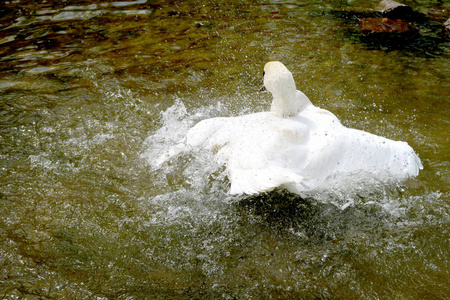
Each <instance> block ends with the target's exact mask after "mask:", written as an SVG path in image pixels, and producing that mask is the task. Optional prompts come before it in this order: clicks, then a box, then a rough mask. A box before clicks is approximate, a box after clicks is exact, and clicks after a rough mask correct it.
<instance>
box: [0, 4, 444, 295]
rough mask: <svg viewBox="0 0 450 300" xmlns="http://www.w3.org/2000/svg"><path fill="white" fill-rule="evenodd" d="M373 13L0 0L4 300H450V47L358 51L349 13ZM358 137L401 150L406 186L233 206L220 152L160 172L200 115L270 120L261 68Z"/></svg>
mask: <svg viewBox="0 0 450 300" xmlns="http://www.w3.org/2000/svg"><path fill="white" fill-rule="evenodd" d="M375 3H376V2H375V1H373V2H371V1H369V2H368V1H333V0H331V1H309V2H306V1H305V2H303V1H295V0H294V1H289V2H281V1H272V2H270V3H267V2H264V1H151V0H149V1H147V0H136V1H109V0H102V1H92V0H91V1H31V0H11V1H9V0H8V1H3V3H2V4H0V11H1V14H0V15H1V18H0V66H1V67H0V105H1V110H0V155H1V160H0V241H1V243H0V270H1V271H0V296H1V298H4V299H17V298H20V299H47V298H49V299H50V298H74V299H109V298H112V299H192V298H194V299H249V298H250V299H269V298H275V299H276V298H286V299H303V298H306V299H309V298H320V299H379V298H382V299H444V298H448V297H449V296H450V285H449V284H448V283H449V278H450V274H449V270H450V265H449V263H450V255H449V249H450V233H449V228H450V226H449V225H450V189H449V186H450V174H449V169H450V141H449V138H450V136H449V131H450V130H449V129H450V126H449V115H450V113H449V104H450V80H449V78H450V76H449V75H450V72H449V70H450V60H449V57H450V56H449V54H450V43H449V38H448V34H446V33H445V32H444V31H443V30H442V27H441V25H442V24H443V23H444V22H445V20H446V19H448V17H449V15H450V14H449V11H450V6H449V3H444V1H419V0H418V1H407V2H405V3H407V4H409V5H411V6H412V7H413V8H414V9H416V10H418V11H421V12H423V13H426V14H427V15H429V16H430V19H429V20H428V21H427V22H425V23H420V24H416V26H417V27H418V28H419V34H420V36H419V37H418V39H417V41H416V42H414V41H413V42H411V43H409V44H408V45H405V46H402V47H398V46H396V47H390V46H389V45H385V44H383V45H373V44H370V45H369V44H364V43H361V41H360V40H359V38H358V34H357V33H355V32H356V31H357V30H355V27H354V26H356V25H355V20H354V19H343V18H341V17H340V14H336V11H337V10H343V9H347V10H351V9H353V8H355V7H358V9H360V8H361V7H363V8H364V7H365V8H368V7H371V6H372V5H374V4H375ZM269 60H280V61H282V62H283V63H284V64H285V65H286V66H287V67H288V68H289V69H290V70H291V71H292V73H293V75H294V78H295V80H296V82H297V88H298V89H300V90H302V91H303V92H304V93H305V94H306V95H308V97H309V98H310V99H311V100H312V102H313V103H314V104H316V105H317V106H320V107H322V108H325V109H328V110H330V111H332V112H333V113H335V114H336V115H337V116H338V117H339V119H340V120H341V121H342V123H343V124H344V125H346V126H349V127H353V128H358V129H362V130H366V131H369V132H372V133H375V134H378V135H382V136H385V137H388V138H391V139H395V140H403V141H406V142H408V143H409V144H410V145H411V146H412V147H413V148H414V149H415V150H416V152H417V153H418V154H419V156H420V158H421V159H422V162H423V164H424V170H423V171H422V172H421V173H420V175H419V176H418V177H417V178H415V179H411V180H408V181H407V182H405V183H403V184H401V185H395V186H392V185H384V184H381V183H374V184H372V185H371V186H370V188H369V187H367V186H356V187H353V188H352V190H351V191H346V190H344V189H340V188H339V187H336V190H335V191H334V192H333V193H329V194H321V193H317V194H316V195H313V196H312V197H311V198H308V199H301V198H299V197H297V196H294V195H291V194H288V193H287V192H285V191H275V192H273V193H269V194H266V195H262V196H259V197H245V196H240V197H231V196H229V195H228V194H227V191H228V188H229V182H228V181H227V178H226V174H225V172H224V169H223V168H221V167H220V166H217V165H216V164H215V163H214V161H213V160H212V157H211V155H210V154H209V153H206V152H205V153H203V152H198V153H197V154H195V155H194V154H192V155H185V156H180V157H177V158H176V159H174V160H172V161H171V162H170V163H168V164H165V165H164V166H163V167H162V168H161V169H158V170H155V169H154V168H152V166H151V164H150V163H149V161H150V160H151V159H152V157H154V156H155V155H158V154H160V153H161V151H163V150H164V149H167V147H168V146H170V145H172V144H174V143H175V142H176V141H177V140H178V139H179V138H180V137H182V136H183V134H184V133H185V132H186V131H187V130H188V129H189V128H190V127H191V126H193V125H194V124H195V123H196V122H198V121H199V120H201V119H204V118H208V117H213V116H236V115H241V114H246V113H251V112H258V111H264V110H268V109H269V107H270V101H271V99H270V95H268V94H264V93H263V94H261V93H259V92H258V90H259V87H260V85H261V84H262V69H263V66H264V64H265V63H266V62H267V61H269Z"/></svg>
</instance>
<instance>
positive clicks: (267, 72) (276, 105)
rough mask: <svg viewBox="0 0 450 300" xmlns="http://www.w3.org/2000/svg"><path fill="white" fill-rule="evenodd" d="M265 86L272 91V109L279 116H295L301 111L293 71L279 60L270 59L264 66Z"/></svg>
mask: <svg viewBox="0 0 450 300" xmlns="http://www.w3.org/2000/svg"><path fill="white" fill-rule="evenodd" d="M263 74H264V86H263V88H262V89H264V88H265V89H266V90H267V91H269V92H271V93H272V96H273V101H272V107H271V111H272V112H273V113H275V115H277V116H279V117H287V116H294V115H296V114H298V112H299V111H300V107H301V105H300V104H299V103H297V102H298V101H297V99H296V87H295V81H294V77H293V76H292V73H291V72H290V71H289V70H288V69H287V68H286V66H285V65H283V64H282V63H281V62H279V61H270V62H268V63H266V65H265V66H264V73H263Z"/></svg>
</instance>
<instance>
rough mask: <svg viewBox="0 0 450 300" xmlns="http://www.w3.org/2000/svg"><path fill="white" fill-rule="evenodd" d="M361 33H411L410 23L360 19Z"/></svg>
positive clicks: (380, 19) (382, 19)
mask: <svg viewBox="0 0 450 300" xmlns="http://www.w3.org/2000/svg"><path fill="white" fill-rule="evenodd" d="M358 21H359V23H360V25H361V32H362V33H363V34H367V33H403V32H407V31H410V30H411V29H410V27H409V26H408V23H406V22H405V21H402V20H394V19H388V18H361V19H358Z"/></svg>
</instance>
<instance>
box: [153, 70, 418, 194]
mask: <svg viewBox="0 0 450 300" xmlns="http://www.w3.org/2000/svg"><path fill="white" fill-rule="evenodd" d="M264 87H265V88H266V89H267V90H268V91H270V92H271V93H272V95H273V102H272V107H271V111H270V112H261V113H254V114H249V115H244V116H239V117H229V118H212V119H207V120H203V121H201V122H199V123H198V124H197V125H195V126H194V127H193V128H191V129H190V130H189V132H188V134H187V136H186V138H185V139H184V141H183V143H182V144H180V145H177V146H175V147H173V148H172V149H170V151H169V153H168V155H166V156H164V157H162V158H161V159H160V163H161V162H163V161H165V160H167V159H168V158H170V157H172V156H174V155H176V154H178V153H179V152H182V151H183V150H185V149H187V148H190V147H194V148H196V147H204V148H207V149H209V150H211V151H212V152H213V153H214V154H215V157H216V159H217V161H218V162H219V163H221V164H224V165H225V166H226V170H227V172H228V177H229V180H230V182H231V189H230V194H243V193H245V194H257V193H261V192H266V191H270V190H272V189H274V188H276V187H280V186H281V187H285V188H287V189H288V190H290V191H291V192H293V193H297V194H300V195H302V194H303V193H304V192H307V191H311V190H314V189H318V188H323V187H324V186H326V185H327V181H328V180H329V179H330V178H332V177H334V178H336V177H339V176H346V177H349V176H355V175H356V174H358V173H368V174H370V175H371V176H375V177H376V178H377V179H381V180H383V179H386V180H395V181H402V180H404V179H406V178H408V177H414V176H417V175H418V173H419V170H420V169H422V168H423V167H422V164H421V162H420V159H419V157H418V156H417V155H416V154H415V153H414V150H413V149H412V148H411V147H410V146H409V145H408V144H407V143H405V142H398V141H393V140H389V139H386V138H384V137H380V136H376V135H373V134H370V133H367V132H364V131H361V130H356V129H351V128H346V127H344V126H343V125H342V124H341V123H340V122H339V120H338V119H337V117H336V116H335V115H333V114H332V113H331V112H329V111H327V110H324V109H320V108H318V107H315V106H314V105H313V104H312V103H311V101H310V100H309V99H308V97H306V95H305V94H303V93H302V92H300V91H297V90H296V87H295V82H294V79H293V77H292V74H291V72H290V71H289V70H288V69H287V68H286V67H285V66H284V65H283V64H282V63H280V62H276V61H273V62H268V63H267V64H266V65H265V67H264Z"/></svg>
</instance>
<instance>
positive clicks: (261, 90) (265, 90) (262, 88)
mask: <svg viewBox="0 0 450 300" xmlns="http://www.w3.org/2000/svg"><path fill="white" fill-rule="evenodd" d="M259 91H260V92H267V89H266V87H265V86H264V85H263V86H261V88H260V89H259Z"/></svg>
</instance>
